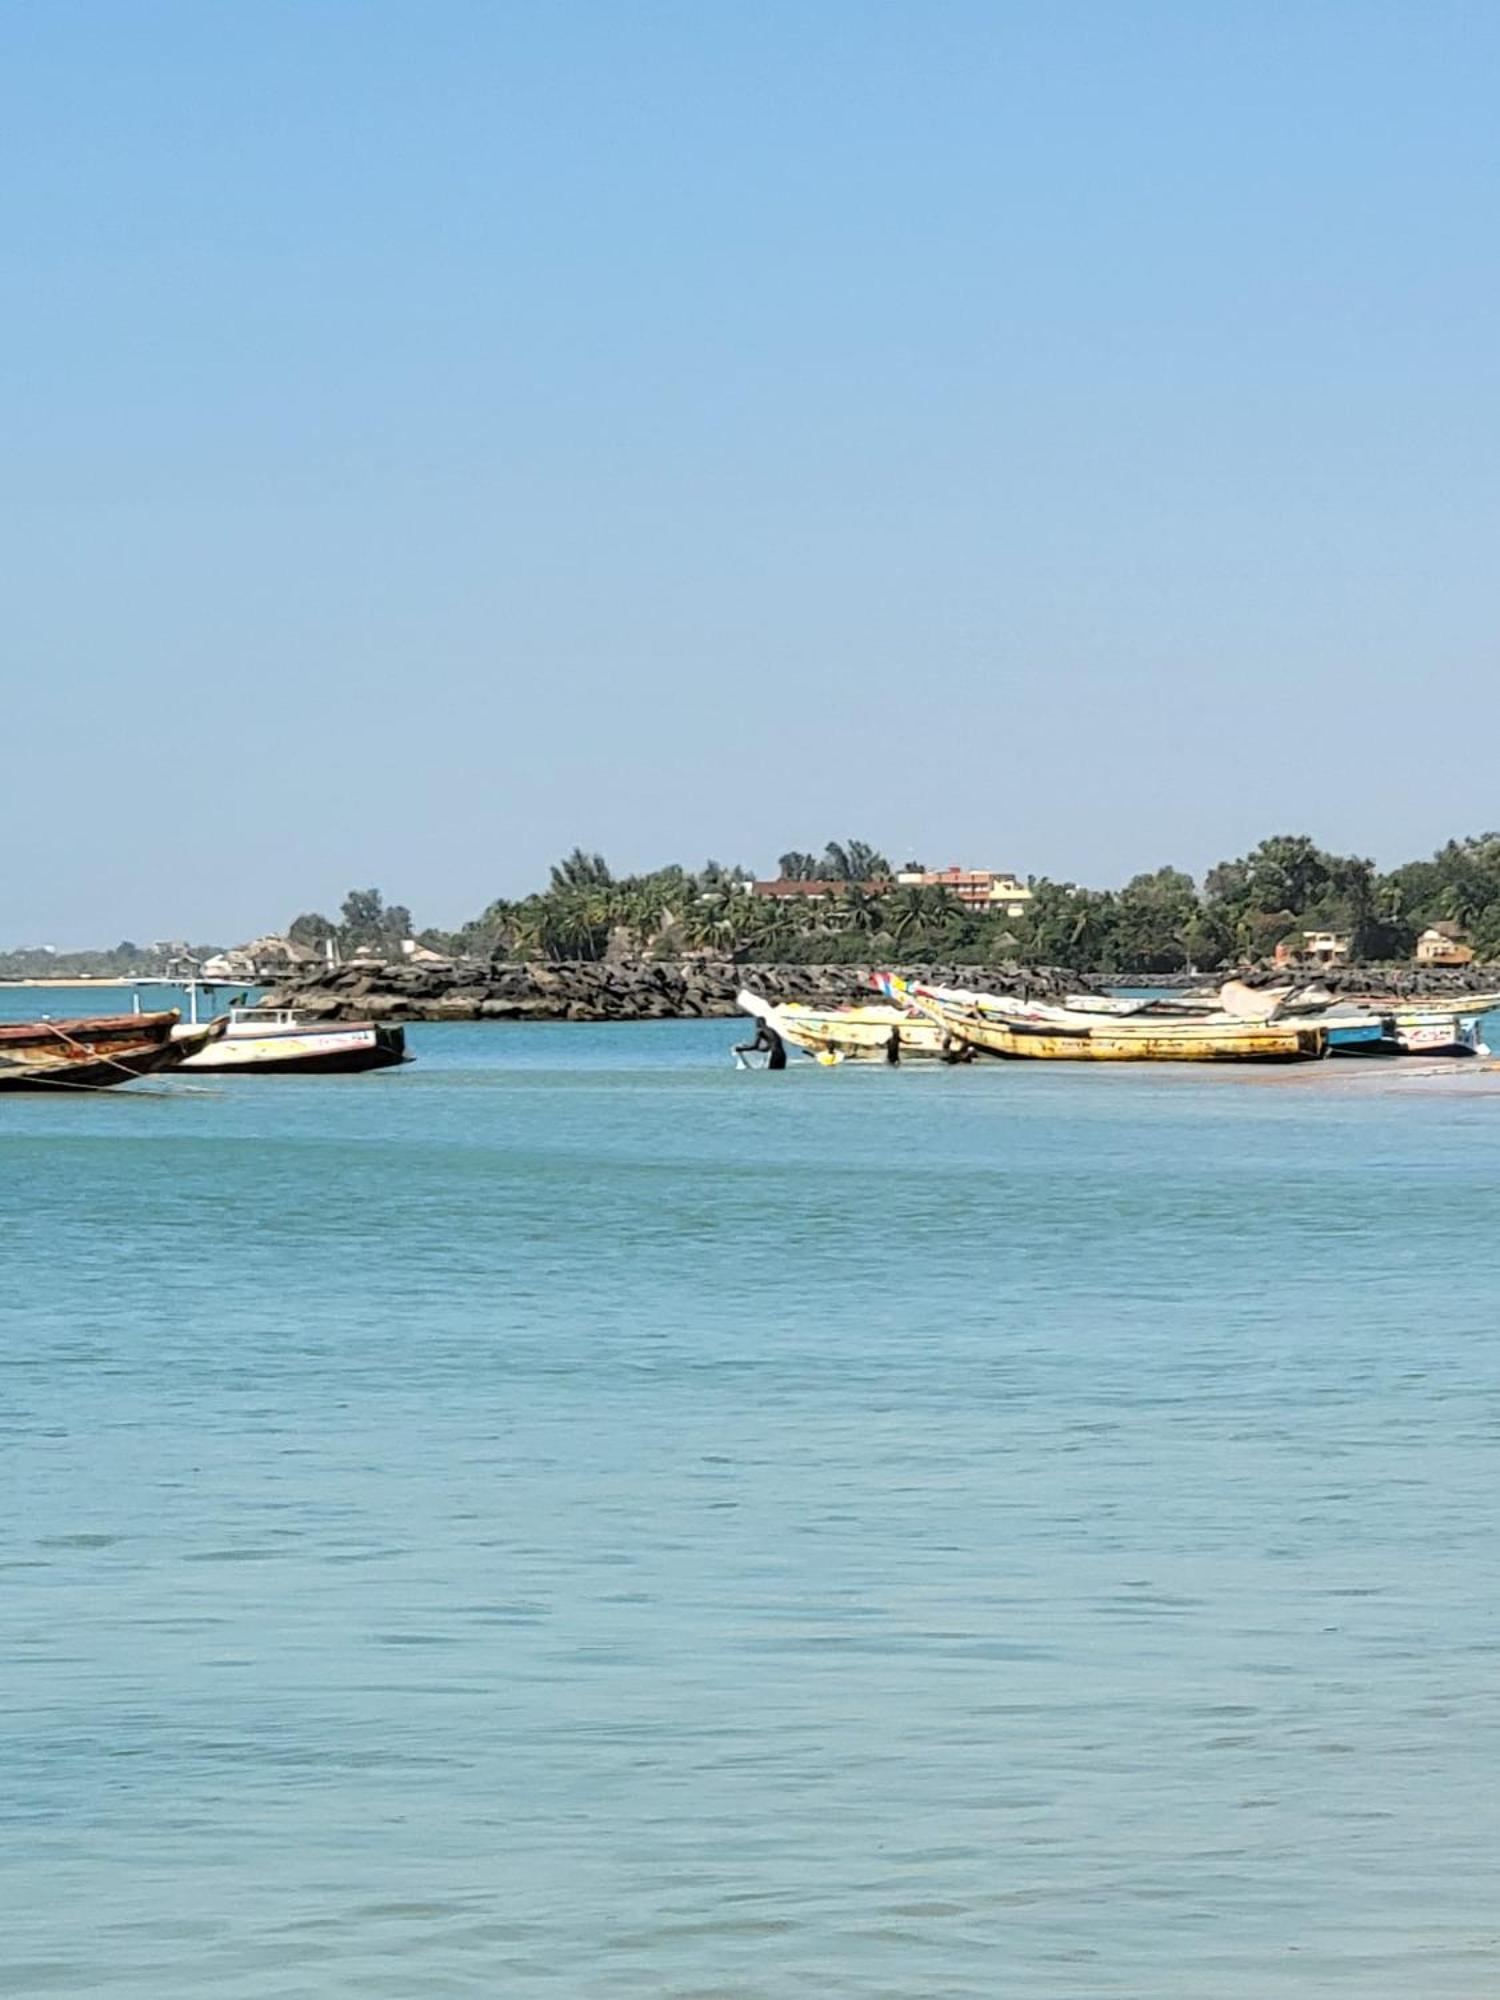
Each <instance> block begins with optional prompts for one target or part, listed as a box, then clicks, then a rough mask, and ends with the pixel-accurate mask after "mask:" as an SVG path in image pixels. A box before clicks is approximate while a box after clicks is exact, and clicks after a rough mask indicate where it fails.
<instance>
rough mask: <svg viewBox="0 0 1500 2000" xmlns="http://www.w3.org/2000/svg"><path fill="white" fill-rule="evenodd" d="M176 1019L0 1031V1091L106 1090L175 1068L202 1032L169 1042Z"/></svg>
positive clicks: (108, 1019) (115, 1017)
mask: <svg viewBox="0 0 1500 2000" xmlns="http://www.w3.org/2000/svg"><path fill="white" fill-rule="evenodd" d="M178 1021H179V1016H178V1014H177V1013H176V1011H175V1010H173V1011H171V1012H168V1013H163V1014H106V1015H99V1016H95V1017H93V1018H89V1019H82V1020H70V1021H21V1022H14V1023H9V1024H7V1025H6V1026H3V1027H0V1090H110V1089H113V1088H114V1087H115V1086H116V1085H117V1084H121V1083H129V1082H130V1081H131V1080H132V1079H133V1078H135V1077H139V1076H150V1075H152V1074H153V1073H154V1072H155V1071H157V1070H164V1069H176V1068H177V1067H178V1066H179V1065H180V1064H181V1062H182V1060H183V1057H184V1054H185V1053H187V1052H189V1051H190V1050H191V1049H192V1048H195V1047H201V1046H202V1045H203V1043H205V1042H206V1041H207V1040H208V1038H209V1034H210V1030H208V1029H207V1028H205V1029H202V1030H189V1031H188V1032H189V1034H191V1035H193V1036H194V1037H196V1039H195V1040H193V1041H190V1042H188V1043H187V1044H184V1043H183V1042H182V1041H180V1040H178V1039H176V1038H175V1035H174V1031H175V1030H176V1028H177V1025H178Z"/></svg>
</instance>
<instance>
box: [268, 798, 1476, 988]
mask: <svg viewBox="0 0 1500 2000" xmlns="http://www.w3.org/2000/svg"><path fill="white" fill-rule="evenodd" d="M778 867H779V873H780V878H781V879H782V880H783V881H796V882H807V881H816V882H820V883H824V884H826V885H827V887H826V891H825V892H824V893H823V894H822V895H820V896H819V897H817V898H816V899H812V898H807V899H803V898H799V897H791V896H756V895H754V894H752V893H751V892H750V886H751V882H752V877H751V875H750V874H749V872H748V871H747V870H746V869H743V868H738V867H734V868H726V867H725V866H724V865H723V864H722V863H720V862H717V861H709V862H706V863H705V864H704V866H703V867H702V868H700V869H697V870H690V869H686V868H682V867H677V866H672V867H668V868H660V869H656V870H654V871H653V872H651V873H649V874H644V875H628V876H620V877H617V876H615V875H614V874H613V872H612V871H611V869H610V868H609V866H608V864H607V862H606V861H605V859H604V857H603V856H602V855H599V854H588V853H585V852H584V851H583V850H582V849H581V848H575V849H574V851H573V852H572V853H571V854H570V855H568V856H567V857H566V858H565V859H564V860H562V861H560V862H558V863H557V865H556V866H555V867H554V868H553V870H552V876H551V882H550V884H549V886H548V887H547V888H546V889H544V890H542V891H541V892H540V893H538V894H536V895H532V896H527V897H524V898H522V899H521V900H520V901H516V902H511V901H505V900H500V901H497V902H494V903H491V904H490V906H489V907H488V909H486V910H484V911H483V912H482V913H481V914H480V915H479V916H478V917H476V918H474V919H473V921H472V922H471V923H468V924H466V925H464V926H463V928H462V929H461V930H459V931H456V932H438V931H424V932H422V933H421V936H420V942H421V943H423V944H424V945H427V946H429V947H431V948H434V949H437V950H439V951H443V952H450V953H457V954H463V955H473V956H478V957H483V958H511V957H513V958H551V959H598V958H603V957H604V956H606V954H609V953H613V954H616V955H627V954H628V955H632V956H649V957H657V958H673V957H679V956H681V955H682V954H683V953H684V952H712V953H714V954H715V955H722V956H726V957H733V958H740V959H746V960H753V959H764V960H777V961H783V962H788V963H803V964H809V963H824V964H828V963H840V962H848V963H860V962H864V961H867V960H870V959H876V958H884V957H889V958H893V959H900V960H901V961H903V962H904V963H908V964H920V963H922V962H923V961H941V960H946V961H950V962H952V961H964V962H967V963H988V964H1000V963H1005V962H1008V961H1020V962H1030V963H1033V964H1046V965H1062V966H1070V967H1073V968H1074V969H1076V970H1078V971H1081V972H1082V971H1091V972H1102V973H1133V972H1179V971H1184V970H1188V969H1196V970H1198V971H1203V972H1208V971H1214V970H1217V969H1219V968H1222V967H1226V966H1231V965H1237V964H1244V963H1249V962H1252V961H1255V960H1259V959H1264V958H1267V957H1269V956H1270V955H1271V954H1272V953H1273V952H1274V951H1275V949H1276V947H1277V946H1278V945H1281V944H1284V945H1286V946H1287V947H1288V948H1289V949H1291V950H1293V951H1296V950H1299V949H1300V948H1301V945H1302V941H1303V933H1304V932H1305V931H1310V930H1332V931H1336V932H1338V933H1340V934H1341V935H1343V936H1346V937H1348V938H1349V940H1350V946H1351V956H1352V957H1354V958H1356V959H1364V960H1392V959H1401V958H1407V957H1409V956H1410V955H1411V952H1412V948H1413V946H1414V945H1415V942H1416V939H1417V937H1418V936H1419V934H1420V933H1421V931H1422V930H1423V929H1424V928H1425V927H1426V926H1427V925H1428V924H1431V923H1435V922H1438V921H1448V922H1453V923H1458V924H1461V925H1463V926H1464V927H1465V928H1466V929H1467V930H1469V931H1470V932H1471V933H1472V941H1473V943H1474V946H1475V949H1476V952H1477V954H1478V956H1479V957H1480V958H1481V959H1490V960H1495V959H1500V834H1493V833H1486V834H1479V835H1476V836H1474V837H1472V838H1470V839H1467V840H1461V841H1450V842H1449V843H1448V845H1447V846H1446V847H1444V848H1443V849H1442V850H1441V852H1439V853H1438V854H1436V855H1434V856H1433V858H1432V859H1431V860H1430V861H1415V862H1409V863H1407V864H1406V865H1404V866H1403V867H1400V868H1396V869H1394V870H1392V871H1391V872H1390V873H1389V874H1386V875H1382V874H1380V873H1379V872H1378V870H1377V869H1376V867H1375V865H1374V863H1373V862H1372V861H1368V860H1364V859H1361V858H1360V857H1358V856H1355V855H1343V854H1331V853H1328V852H1326V851H1325V850H1324V849H1322V848H1320V847H1318V846H1317V845H1316V843H1315V842H1314V841H1313V840H1311V839H1310V838H1309V837H1308V836H1307V835H1306V834H1276V835H1273V836H1272V837H1271V838H1270V839H1268V840H1263V841H1262V842H1261V843H1260V845H1259V846H1258V847H1256V848H1254V849H1253V850H1252V851H1251V852H1250V853H1249V854H1245V855H1241V856H1239V857H1237V858H1236V859H1234V860H1230V861H1223V862H1220V863H1219V865H1218V866H1217V867H1215V868H1211V869H1210V870H1209V872H1208V874H1207V875H1206V877H1205V878H1204V880H1203V882H1202V883H1201V884H1199V883H1197V882H1195V881H1194V880H1193V878H1192V876H1191V875H1187V874H1185V873H1183V871H1182V870H1181V869H1178V868H1158V869H1157V870H1155V871H1154V872H1153V873H1149V874H1143V875H1136V876H1134V877H1133V878H1132V879H1131V880H1130V881H1129V882H1127V883H1126V884H1125V886H1124V887H1123V888H1122V889H1090V888H1086V887H1084V886H1082V885H1081V884H1079V883H1075V882H1057V881H1053V880H1051V879H1050V878H1048V877H1047V876H1033V877H1032V878H1031V884H1030V887H1031V892H1032V899H1031V902H1030V905H1029V907H1028V910H1027V913H1026V915H1025V916H1024V917H1011V916H1006V915H1004V914H1001V913H999V912H993V913H992V912H990V911H987V910H977V909H973V908H970V907H966V906H965V905H963V904H961V903H959V902H958V901H957V900H956V899H955V898H954V897H953V896H952V895H951V894H949V893H948V892H947V891H946V890H944V889H941V888H935V887H919V886H915V885H910V886H909V885H902V884H898V883H897V882H896V881H895V879H894V877H895V871H893V870H892V868H891V866H890V863H889V862H888V861H887V860H886V858H885V856H884V855H883V854H881V853H880V852H879V850H878V849H877V848H875V847H872V846H870V845H869V844H868V843H867V842H864V841H858V840H848V841H842V842H841V841H830V842H829V843H828V845H827V846H826V848H825V849H824V851H823V852H822V853H821V854H816V853H813V852H811V851H805V850H800V849H791V850H789V851H788V852H787V853H786V854H783V855H782V856H780V857H779V862H778ZM901 872H903V873H907V872H916V864H914V863H908V864H906V866H905V867H904V868H903V870H902V871H901ZM398 920H407V919H406V912H405V911H404V910H402V909H400V908H399V906H391V907H388V906H386V905H384V904H383V903H382V902H381V898H380V896H379V893H378V891H374V890H369V891H364V892H360V893H359V894H358V895H355V896H351V897H350V898H349V899H348V900H347V901H346V903H345V905H344V909H343V912H342V921H341V922H339V923H337V924H334V923H332V922H330V920H328V919H326V918H318V919H310V918H305V917H304V918H299V919H298V922H297V925H296V926H294V927H293V935H300V936H303V937H304V938H305V941H306V942H309V943H313V942H316V941H317V940H316V939H315V937H314V935H313V933H312V931H311V930H310V929H309V928H308V927H309V926H310V925H314V924H316V925H326V926H327V929H326V930H325V931H324V932H323V933H322V935H324V936H327V935H332V936H334V937H336V938H337V940H338V942H339V944H340V946H341V947H342V948H343V949H345V950H346V951H347V950H349V949H351V948H363V949H371V948H376V949H378V948H380V945H381V942H382V940H388V939H389V938H390V936H391V934H392V930H393V929H394V927H395V925H396V923H397V921H398ZM407 921H409V920H407ZM299 927H300V928H299Z"/></svg>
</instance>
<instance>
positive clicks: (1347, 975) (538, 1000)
mask: <svg viewBox="0 0 1500 2000" xmlns="http://www.w3.org/2000/svg"><path fill="white" fill-rule="evenodd" d="M898 969H899V968H898ZM870 970H871V968H870V967H869V966H867V965H736V964H734V963H732V962H731V961H729V960H727V959H681V960H671V961H668V960H663V961H660V962H656V961H642V960H637V961H616V960H600V961H597V962H595V961H583V960H569V961H565V962H560V963H550V962H549V963H528V964H499V963H495V964H481V963H478V962H475V963H469V964H465V963H462V962H461V963H459V964H456V965H442V966H434V965H412V964H408V963H405V962H398V963H391V964H384V963H379V964H377V963H375V962H374V961H371V960H356V961H354V962H352V963H350V964H348V965H342V966H336V967H332V968H330V967H327V966H317V967H298V968H295V969H293V970H290V971H288V972H286V973H283V974H282V975H280V976H279V978H278V980H277V984H276V988H275V991H274V993H272V994H271V995H270V996H269V999H270V1001H271V1002H272V1003H273V1004H275V1005H279V1006H289V1007H291V1006H295V1007H300V1008H305V1009H306V1010H307V1011H308V1012H309V1013H311V1014H313V1015H315V1016H316V1017H318V1018H319V1019H321V1020H328V1021H339V1020H344V1021H348V1020H372V1021H681V1020H699V1019H709V1018H722V1017H725V1016H729V1015H733V1014H737V1013H738V1012H739V1008H738V1006H737V1004H736V1000H735V996H736V994H737V993H738V992H739V990H740V988H741V987H742V986H748V987H750V988H751V990H752V991H753V992H756V993H763V994H765V995H766V997H767V998H768V999H771V1000H805V1001H808V1002H809V1003H811V1004H813V1005H816V1006H835V1007H841V1006H848V1005H850V1004H852V1003H855V1002H858V1001H860V1000H868V999H870V998H871V997H872V996H871V993H870ZM908 971H909V972H910V976H912V977H913V978H918V979H926V980H931V981H932V982H934V983H935V984H938V985H943V986H978V987H982V988H983V989H984V990H985V991H987V992H991V993H1012V994H1015V995H1016V996H1018V997H1020V998H1029V999H1038V1000H1057V999H1061V998H1062V996H1063V995H1064V994H1065V993H1079V992H1089V991H1094V992H1103V991H1106V990H1108V989H1109V988H1110V987H1112V986H1120V985H1125V984H1134V983H1140V984H1142V985H1147V986H1162V987H1184V986H1203V985H1207V984H1209V983H1210V979H1209V978H1206V977H1205V976H1204V975H1202V974H1194V975H1193V976H1192V977H1188V976H1186V975H1183V974H1179V975H1177V976H1176V977H1175V978H1172V977H1163V976H1160V975H1152V974H1148V973H1141V974H1137V975H1136V976H1135V979H1134V980H1131V979H1129V978H1128V977H1127V976H1126V975H1124V974H1121V975H1117V976H1115V977H1113V978H1111V979H1103V978H1099V977H1092V978H1091V977H1089V976H1086V975H1084V974H1082V973H1077V972H1068V971H1066V970H1063V969H1060V968H1058V967H1056V966H1041V967H1036V966H1019V965H1004V966H994V965H924V966H919V967H914V968H908ZM1222 976H1226V975H1212V977H1222ZM1241 976H1243V977H1247V978H1249V979H1250V980H1252V981H1253V982H1254V983H1255V984H1257V985H1268V984H1272V983H1276V984H1281V983H1283V982H1285V981H1287V980H1288V979H1292V978H1303V979H1317V980H1318V981H1319V983H1320V984H1323V985H1326V986H1328V987H1329V988H1331V989H1332V990H1333V991H1334V992H1336V993H1350V994H1354V993H1397V994H1403V995H1408V996H1410V997H1412V998H1414V999H1415V998H1418V997H1421V996H1424V995H1430V996H1433V997H1437V996H1444V997H1446V996H1454V995H1459V994H1463V993H1480V992H1496V991H1500V967H1497V966H1465V967H1463V968H1462V969H1461V970H1452V969H1439V968H1425V967H1424V968H1420V969H1419V968H1416V967H1413V966H1410V965H1405V966H1376V965H1365V966H1340V967H1337V968H1336V969H1333V970H1331V971H1328V972H1311V971H1310V972H1300V973H1290V972H1288V971H1287V970H1286V969H1285V968H1277V969H1275V970H1273V969H1271V968H1269V967H1254V968H1247V969H1246V970H1245V971H1244V972H1243V973H1242V975H1241Z"/></svg>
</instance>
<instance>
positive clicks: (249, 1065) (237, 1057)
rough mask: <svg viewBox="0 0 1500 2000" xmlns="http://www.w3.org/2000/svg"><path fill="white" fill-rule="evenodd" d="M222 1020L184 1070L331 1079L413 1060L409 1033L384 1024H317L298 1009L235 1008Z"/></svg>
mask: <svg viewBox="0 0 1500 2000" xmlns="http://www.w3.org/2000/svg"><path fill="white" fill-rule="evenodd" d="M219 1019H220V1021H221V1022H222V1023H223V1024H224V1026H223V1033H222V1034H221V1035H220V1036H218V1037H217V1038H215V1039H214V1040H213V1041H212V1042H211V1043H210V1044H209V1045H208V1046H207V1047H206V1048H200V1049H199V1050H197V1052H195V1053H191V1054H189V1055H187V1056H185V1057H184V1059H183V1063H182V1067H183V1068H184V1069H187V1070H194V1071H205V1070H206V1071H209V1072H211V1073H212V1074H214V1075H216V1076H224V1075H229V1074H234V1075H253V1076H309V1075H321V1076H329V1075H352V1074H354V1073H356V1072H358V1071H360V1070H368V1069H389V1068H391V1067H392V1066H393V1065H395V1064H396V1063H402V1062H408V1061H409V1060H410V1058H409V1057H408V1055H407V1053H406V1031H405V1029H404V1028H401V1027H397V1026H394V1025H392V1024H390V1023H388V1022H384V1021H318V1020H312V1019H310V1018H309V1017H308V1016H307V1015H306V1014H304V1013H300V1012H299V1011H298V1010H297V1009H296V1008H295V1007H231V1008H230V1009H229V1011H228V1013H227V1015H221V1016H220V1017H219ZM178 1032H179V1034H180V1035H188V1034H191V1033H193V1032H194V1031H193V1030H191V1029H180V1030H179V1031H178Z"/></svg>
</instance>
